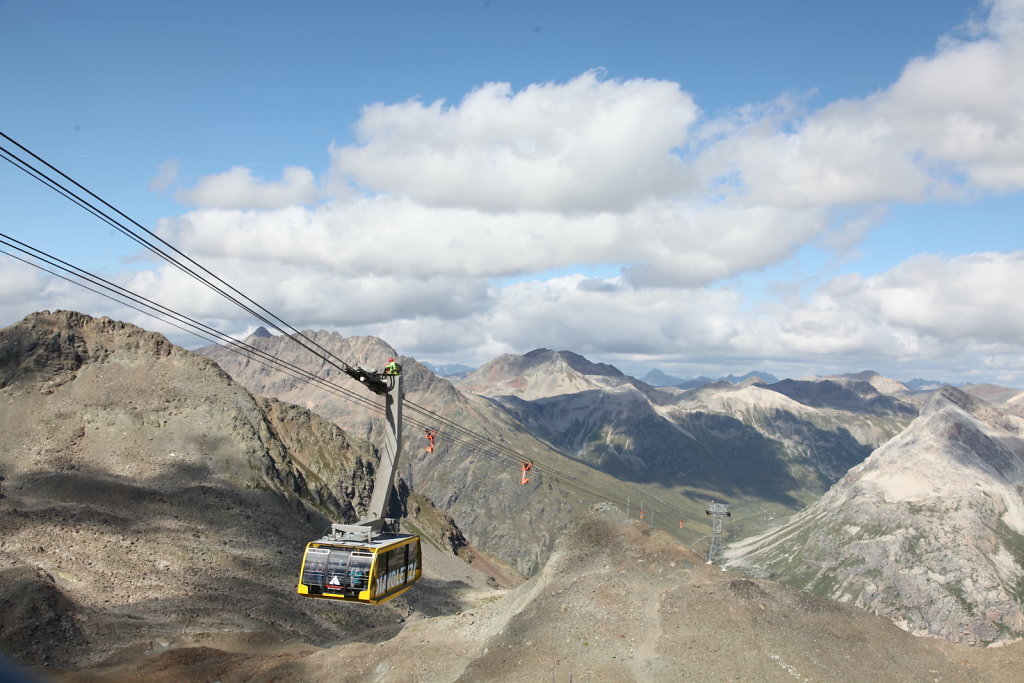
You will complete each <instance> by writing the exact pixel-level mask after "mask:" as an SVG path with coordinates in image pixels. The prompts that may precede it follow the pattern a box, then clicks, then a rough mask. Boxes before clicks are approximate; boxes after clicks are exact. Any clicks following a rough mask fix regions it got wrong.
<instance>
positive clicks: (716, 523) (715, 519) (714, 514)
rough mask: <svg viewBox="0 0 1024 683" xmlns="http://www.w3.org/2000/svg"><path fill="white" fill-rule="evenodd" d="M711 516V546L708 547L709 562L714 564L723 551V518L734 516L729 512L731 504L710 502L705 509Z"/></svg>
mask: <svg viewBox="0 0 1024 683" xmlns="http://www.w3.org/2000/svg"><path fill="white" fill-rule="evenodd" d="M704 512H705V513H706V514H707V515H709V516H710V517H711V547H710V548H708V564H712V563H713V562H714V561H715V558H716V557H718V554H719V553H720V552H722V518H723V517H732V513H731V512H729V505H728V504H726V503H716V502H715V501H711V502H710V503H708V507H707V509H706V510H705V511H704Z"/></svg>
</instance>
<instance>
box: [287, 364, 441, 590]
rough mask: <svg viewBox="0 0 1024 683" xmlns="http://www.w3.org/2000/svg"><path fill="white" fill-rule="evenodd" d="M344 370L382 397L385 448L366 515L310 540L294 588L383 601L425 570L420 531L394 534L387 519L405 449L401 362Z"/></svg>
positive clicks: (410, 582) (334, 525)
mask: <svg viewBox="0 0 1024 683" xmlns="http://www.w3.org/2000/svg"><path fill="white" fill-rule="evenodd" d="M346 372H348V373H349V374H350V375H351V376H352V377H353V378H354V379H356V380H358V381H359V382H360V383H362V384H363V385H364V386H366V387H367V388H368V389H370V390H371V391H373V392H374V393H376V394H379V395H381V396H383V397H384V416H385V420H384V421H385V429H384V448H383V449H381V459H380V463H379V464H378V465H377V477H376V479H375V480H374V484H373V493H372V494H371V495H370V503H369V505H368V506H367V511H366V516H365V517H363V519H361V520H360V521H358V522H356V523H355V524H332V525H331V530H330V531H329V532H328V533H327V535H325V536H324V537H323V538H320V539H319V540H316V541H310V542H309V543H307V544H306V552H305V553H303V555H302V568H301V569H300V570H299V584H298V586H297V587H296V590H297V591H298V593H299V595H303V596H306V597H309V598H328V599H331V600H342V601H345V602H359V603H362V604H364V605H379V604H380V603H382V602H387V601H388V600H391V599H392V598H394V597H397V596H399V595H401V594H402V593H404V592H405V591H407V590H409V589H410V588H412V586H413V584H414V583H416V582H417V581H419V579H420V576H421V575H422V573H423V572H422V560H423V555H422V551H421V549H420V538H419V536H410V535H409V534H399V533H393V532H392V531H391V529H397V527H395V526H394V520H387V519H385V518H384V514H385V512H386V511H387V509H388V502H389V501H390V499H391V490H392V486H393V484H394V479H395V472H396V471H397V470H398V459H399V456H400V455H401V452H402V398H403V397H402V376H401V366H399V365H398V364H397V363H394V361H390V362H389V365H388V370H387V372H386V373H370V372H367V371H365V370H361V369H358V368H350V369H349V370H346Z"/></svg>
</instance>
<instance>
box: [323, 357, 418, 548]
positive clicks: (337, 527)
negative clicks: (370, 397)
mask: <svg viewBox="0 0 1024 683" xmlns="http://www.w3.org/2000/svg"><path fill="white" fill-rule="evenodd" d="M353 377H356V379H358V380H359V381H361V382H363V383H364V384H365V385H366V386H367V387H368V388H369V389H370V390H371V391H373V392H374V393H378V394H381V395H383V396H384V422H385V425H384V447H383V448H382V449H381V451H380V463H379V464H378V465H377V478H376V479H375V480H374V482H373V493H372V494H371V495H370V506H369V508H367V510H366V514H365V515H364V516H363V518H362V519H361V520H359V521H358V522H356V523H355V524H332V525H331V529H332V531H333V532H334V533H338V532H342V533H345V534H356V535H365V536H367V537H369V536H372V535H373V534H375V533H378V532H380V531H381V530H383V528H384V524H385V521H384V515H386V514H387V511H388V503H389V502H390V501H391V490H392V488H394V483H395V473H396V472H398V461H399V458H400V457H401V454H402V399H403V394H402V375H401V374H398V375H387V376H386V377H387V381H385V380H384V379H381V377H380V376H378V375H376V374H370V373H366V372H365V371H364V372H362V373H361V376H356V375H353Z"/></svg>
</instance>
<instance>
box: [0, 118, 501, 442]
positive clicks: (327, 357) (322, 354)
mask: <svg viewBox="0 0 1024 683" xmlns="http://www.w3.org/2000/svg"><path fill="white" fill-rule="evenodd" d="M0 136H3V137H4V138H6V139H7V140H9V141H11V142H12V143H14V144H15V145H17V146H18V147H19V148H21V149H22V150H24V151H25V152H26V153H28V154H29V155H31V156H32V157H34V158H35V159H37V160H39V161H40V162H41V163H43V164H45V165H46V166H47V167H49V168H50V169H52V170H53V171H54V172H56V173H58V174H60V175H61V176H62V177H64V178H66V179H67V180H68V181H70V182H71V183H73V184H74V185H75V186H77V187H79V188H81V189H82V190H83V191H85V192H86V193H88V194H89V195H91V196H92V197H94V198H96V199H97V200H98V201H100V202H102V203H103V204H104V205H106V206H107V207H109V208H110V209H112V210H113V211H115V212H116V213H117V214H119V215H121V216H122V217H124V218H125V219H126V220H128V221H130V222H131V223H132V224H134V225H135V226H137V227H138V228H139V229H141V230H143V231H144V232H146V233H147V234H149V235H151V236H152V237H154V238H155V239H157V240H159V241H160V243H162V244H164V245H166V246H167V247H168V248H170V249H171V250H173V251H174V252H175V253H177V254H179V255H180V256H182V258H184V259H186V260H187V261H188V262H189V263H191V264H193V265H195V266H196V267H197V268H199V269H201V270H202V271H203V272H205V273H207V274H209V275H210V276H211V277H213V278H214V279H216V280H217V281H218V282H220V283H222V284H223V285H224V286H225V287H228V288H229V289H230V290H231V291H233V292H235V293H237V294H238V295H239V296H240V297H242V298H244V299H245V300H246V301H248V302H250V303H251V304H253V306H255V307H257V308H258V309H259V310H261V311H263V312H265V313H266V314H267V315H269V316H272V317H273V319H274V320H276V321H277V322H278V323H280V324H275V322H274V321H272V320H270V319H268V318H267V317H266V316H263V315H260V314H259V313H258V312H257V311H256V310H253V309H252V308H250V307H248V306H246V305H245V304H243V303H242V302H241V301H239V300H238V299H237V298H236V297H233V296H231V295H230V294H228V293H226V292H225V291H224V290H223V289H221V288H219V287H217V286H215V285H213V284H212V283H210V282H209V281H208V280H206V279H205V278H204V277H202V276H201V275H199V274H198V273H196V272H195V271H193V270H192V269H191V268H188V267H187V266H184V265H183V264H181V263H180V262H179V261H178V260H177V259H175V258H174V257H173V256H171V255H169V254H168V253H167V252H165V251H164V250H162V249H160V248H159V247H157V246H155V245H153V244H152V243H150V242H149V241H147V240H146V239H144V238H142V237H140V236H139V235H137V234H136V233H135V232H133V231H132V230H131V229H130V228H128V227H126V226H124V225H123V224H121V223H120V221H118V220H116V219H115V218H113V217H111V216H110V215H109V214H107V213H106V212H104V211H103V210H101V209H100V208H98V207H96V206H95V205H93V204H92V203H90V202H89V201H87V200H85V199H83V198H82V197H81V196H79V195H78V194H77V193H75V192H74V191H73V190H71V189H69V188H67V187H65V186H64V185H62V184H61V183H59V182H58V181H57V180H55V179H53V178H51V177H50V176H49V175H47V174H46V173H44V172H42V171H40V170H39V169H37V168H35V167H34V166H32V165H31V164H30V163H29V162H27V161H25V160H24V159H22V158H21V157H19V156H18V155H16V154H14V153H13V152H11V151H10V150H8V149H6V148H4V147H2V146H0V151H2V152H3V153H4V154H6V155H8V157H10V158H8V157H5V158H6V159H7V161H9V162H10V163H12V164H14V165H15V166H16V167H17V168H19V169H20V170H22V171H23V172H25V173H27V174H28V175H30V176H31V177H33V178H35V179H36V180H38V181H40V182H42V183H43V184H45V185H46V186H48V187H50V188H51V189H53V190H54V191H56V192H58V193H59V194H61V195H62V196H64V197H65V198H67V199H68V200H70V201H72V202H73V203H75V204H77V205H78V206H80V207H81V208H84V209H85V210H87V211H88V212H90V213H92V214H93V215H94V216H96V217H98V218H100V219H101V220H103V221H104V222H106V223H107V224H108V225H111V226H112V227H114V228H115V229H117V230H118V231H119V232H121V233H122V234H124V235H126V236H128V237H129V238H130V239H132V240H134V241H135V242H137V243H138V244H140V245H142V246H144V247H145V248H147V249H149V250H150V251H151V252H152V253H154V254H156V255H157V256H159V257H161V258H162V259H164V260H165V261H167V262H169V263H171V264H172V265H174V266H176V267H178V268H179V269H180V270H182V271H183V272H185V273H186V274H188V275H190V276H191V277H193V278H195V279H197V280H199V281H200V282H202V283H203V284H205V285H206V286H208V287H210V288H211V289H213V290H214V291H216V292H217V293H219V294H221V295H222V296H224V297H225V298H227V299H228V300H229V301H231V302H232V303H235V304H236V305H238V306H239V307H240V308H242V309H243V310H245V311H246V312H248V313H249V314H251V315H253V316H254V317H256V318H257V319H258V320H260V321H261V322H264V323H266V324H267V325H268V326H270V327H273V328H274V329H276V330H277V331H278V332H280V333H281V334H283V335H284V336H287V337H289V338H291V339H292V340H293V341H295V342H297V343H298V344H299V345H300V346H302V347H303V348H305V349H306V350H307V351H309V352H310V353H312V354H313V355H315V356H317V357H318V358H320V359H321V360H323V361H324V362H326V363H328V364H330V365H333V366H335V367H336V368H337V369H339V370H341V371H343V372H344V371H346V369H351V366H350V365H348V363H345V362H344V361H343V360H341V359H340V358H338V357H337V356H335V355H334V354H332V353H331V352H330V351H328V350H327V349H325V348H324V347H323V346H322V345H320V344H319V343H317V342H315V341H314V340H312V339H310V338H309V337H308V336H306V335H305V334H304V333H302V332H300V331H299V330H297V329H295V328H294V327H293V326H291V325H290V324H288V323H286V322H285V321H283V320H281V319H280V318H279V317H277V316H276V315H274V314H273V313H271V312H270V311H268V310H267V309H266V308H264V307H263V306H261V305H260V304H258V303H256V302H255V301H253V300H252V299H250V298H249V297H248V296H246V295H245V294H243V293H242V292H240V291H239V290H237V289H235V288H234V287H232V286H231V285H229V284H228V283H226V282H224V280H222V279H221V278H219V277H218V276H216V275H215V274H213V273H212V272H211V271H209V270H208V269H206V268H205V267H203V266H201V265H200V264H198V263H196V262H195V261H194V260H193V259H191V258H190V257H189V256H187V255H186V254H184V253H183V252H181V251H179V250H178V249H177V248H175V247H174V246H172V245H170V244H168V243H167V242H166V241H164V240H163V239H162V238H160V237H159V236H157V235H155V234H154V233H152V232H151V231H149V230H148V229H147V228H145V227H144V226H142V225H141V224H139V223H138V222H137V221H135V220H134V219H132V218H130V217H129V216H127V215H126V214H124V213H123V212H122V211H120V210H119V209H117V208H116V207H114V206H113V205H111V204H110V203H109V202H107V201H106V200H104V199H103V198H101V197H99V196H98V195H96V194H95V193H93V192H92V191H90V190H89V189H88V188H85V187H84V186H82V185H81V184H80V183H78V182H77V181H75V180H74V179H73V178H71V177H70V176H68V175H67V174H65V173H64V172H63V171H61V170H60V169H57V168H56V167H54V166H53V165H52V164H50V163H49V162H47V161H46V160H45V159H42V158H41V157H39V156H38V155H36V154H35V153H34V152H32V151H31V150H29V149H27V148H26V147H24V146H23V145H21V144H20V143H18V142H17V141H16V140H14V139H13V138H11V137H10V136H8V135H6V134H4V133H3V132H0ZM296 337H298V338H299V339H301V340H305V341H306V342H309V343H310V344H312V345H313V346H315V347H316V348H317V349H319V351H317V350H313V349H311V348H309V347H308V346H307V345H306V344H304V343H303V342H302V341H299V339H296ZM331 359H334V361H337V362H336V363H335V362H332V360H331ZM339 364H340V365H339ZM407 403H408V404H409V405H410V406H411V407H412V409H413V410H418V411H420V412H421V413H422V414H423V415H424V416H426V417H429V418H432V419H435V420H437V421H439V422H440V423H443V424H445V426H447V427H448V428H450V429H455V430H458V431H460V432H461V433H463V434H464V435H465V436H467V437H469V438H472V439H477V440H479V441H481V442H482V443H485V444H487V446H488V447H491V448H495V449H498V450H504V451H506V452H509V453H511V454H514V455H515V457H517V458H518V457H519V455H518V453H516V452H515V451H514V450H513V449H511V448H509V447H507V446H505V445H503V444H500V443H498V442H496V441H494V440H492V439H489V438H487V437H485V436H482V435H480V434H477V433H475V432H473V431H472V430H469V429H466V428H464V427H462V426H461V425H458V424H457V423H455V422H452V421H451V420H448V419H447V418H444V417H442V416H440V415H438V414H437V413H434V412H433V411H430V410H428V409H426V408H423V407H422V406H418V405H416V404H414V403H412V402H407Z"/></svg>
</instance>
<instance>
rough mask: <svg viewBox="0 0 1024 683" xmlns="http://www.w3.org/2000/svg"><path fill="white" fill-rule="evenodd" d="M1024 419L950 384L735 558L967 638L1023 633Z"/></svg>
mask: <svg viewBox="0 0 1024 683" xmlns="http://www.w3.org/2000/svg"><path fill="white" fill-rule="evenodd" d="M1022 494H1024V420H1022V419H1021V418H1020V417H1018V416H1016V415H1014V414H1012V413H1009V412H1006V411H1004V410H1002V409H1000V408H997V407H995V406H992V405H989V404H986V403H985V402H984V401H981V400H979V399H976V398H973V397H971V396H969V395H968V394H966V393H964V392H962V391H959V390H957V389H953V388H951V387H945V388H943V389H942V390H941V391H939V392H937V393H936V394H935V395H934V396H933V398H932V400H931V401H930V402H929V403H928V404H927V405H926V406H925V408H924V410H923V411H922V414H921V415H920V417H918V418H917V419H916V420H914V422H913V423H911V425H910V426H909V427H908V428H907V429H906V430H905V431H904V432H902V433H901V434H899V435H898V436H897V437H895V438H893V439H892V440H890V441H889V442H887V443H886V444H885V445H883V446H882V447H880V448H878V449H877V450H876V451H875V452H874V453H872V455H871V456H870V457H869V458H868V459H867V460H865V462H864V463H862V464H861V465H859V466H857V467H855V468H853V469H851V470H850V471H849V473H847V475H846V476H845V477H844V478H843V479H842V480H841V481H840V482H839V483H838V484H837V485H836V486H834V487H833V488H832V489H831V490H830V491H829V492H828V493H826V494H825V495H824V496H823V497H822V498H821V499H820V500H819V501H818V502H817V503H815V504H814V505H812V506H811V507H809V508H808V509H807V510H805V511H803V512H801V513H800V514H798V515H796V516H795V517H793V518H792V520H790V521H789V522H788V523H786V524H785V525H783V526H782V527H780V528H778V529H776V530H773V531H771V532H769V533H767V534H764V535H762V536H759V537H755V538H752V539H748V540H746V541H743V542H741V543H737V544H735V545H733V546H732V547H731V548H730V549H729V550H728V551H727V557H728V558H730V559H731V561H730V564H731V565H733V566H736V567H740V568H743V569H745V570H746V571H750V572H752V573H754V574H755V575H758V576H764V577H770V578H774V579H776V580H779V581H782V582H785V583H788V584H791V585H795V586H799V587H802V588H806V589H808V590H811V591H813V592H815V593H818V594H821V595H827V596H830V597H832V598H835V599H837V600H840V601H842V602H849V603H851V604H854V605H858V606H862V607H864V608H866V609H868V610H870V611H872V612H875V613H878V614H883V615H886V616H889V617H891V618H892V619H893V620H894V621H896V623H897V624H899V625H901V626H902V627H904V628H906V629H907V630H909V631H911V632H912V633H917V634H930V635H937V636H942V637H944V638H947V639H949V640H953V641H957V642H964V643H968V644H989V643H997V642H1005V641H1008V640H1014V639H1018V638H1021V637H1024V613H1022V607H1021V604H1022V601H1024V498H1022Z"/></svg>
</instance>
